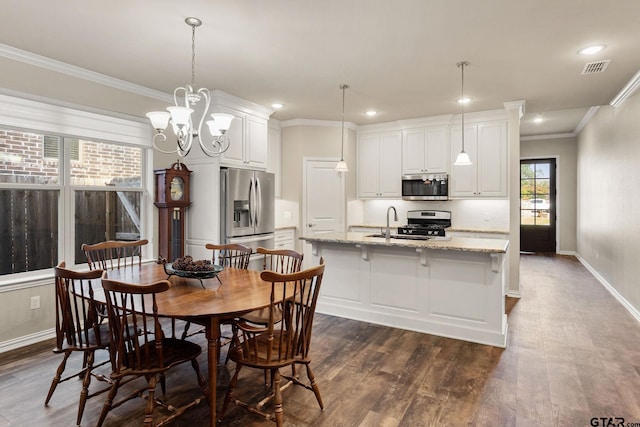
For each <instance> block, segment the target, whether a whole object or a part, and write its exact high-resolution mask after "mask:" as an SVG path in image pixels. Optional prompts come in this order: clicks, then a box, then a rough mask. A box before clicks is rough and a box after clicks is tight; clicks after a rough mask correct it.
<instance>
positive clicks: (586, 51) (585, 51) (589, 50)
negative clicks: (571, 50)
mask: <svg viewBox="0 0 640 427" xmlns="http://www.w3.org/2000/svg"><path fill="white" fill-rule="evenodd" d="M605 47H607V45H606V44H596V45H593V46H587V47H583V48H582V49H580V50H579V51H578V55H593V54H594V53H598V52H600V51H601V50H604V48H605Z"/></svg>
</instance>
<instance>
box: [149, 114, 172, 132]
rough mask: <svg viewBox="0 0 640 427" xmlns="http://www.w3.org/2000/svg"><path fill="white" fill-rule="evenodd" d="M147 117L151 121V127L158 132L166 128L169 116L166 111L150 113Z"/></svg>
mask: <svg viewBox="0 0 640 427" xmlns="http://www.w3.org/2000/svg"><path fill="white" fill-rule="evenodd" d="M147 117H148V118H149V120H151V126H153V128H154V129H156V130H158V131H159V130H165V129H166V128H167V125H168V124H169V119H170V118H171V114H170V113H168V112H167V111H151V112H150V113H147Z"/></svg>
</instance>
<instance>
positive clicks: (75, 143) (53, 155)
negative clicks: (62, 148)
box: [42, 135, 80, 161]
mask: <svg viewBox="0 0 640 427" xmlns="http://www.w3.org/2000/svg"><path fill="white" fill-rule="evenodd" d="M67 141H68V142H69V147H70V157H71V160H80V141H79V140H77V139H72V138H67ZM59 144H60V137H59V136H51V135H44V140H43V144H42V145H43V147H42V157H44V158H45V159H52V160H54V161H57V160H58V157H59V154H58V151H59V150H58V147H59Z"/></svg>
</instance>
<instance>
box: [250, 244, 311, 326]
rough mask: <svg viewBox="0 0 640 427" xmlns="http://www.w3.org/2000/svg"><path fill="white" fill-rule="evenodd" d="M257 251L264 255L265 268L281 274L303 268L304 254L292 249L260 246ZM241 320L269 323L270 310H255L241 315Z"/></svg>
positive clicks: (261, 323)
mask: <svg viewBox="0 0 640 427" xmlns="http://www.w3.org/2000/svg"><path fill="white" fill-rule="evenodd" d="M256 252H257V253H259V254H261V255H263V261H262V268H263V270H270V271H275V272H276V273H281V274H290V273H296V272H298V271H300V268H302V259H303V258H304V255H303V254H301V253H299V252H296V251H294V250H290V249H267V248H263V247H259V248H258V249H256ZM274 315H275V317H276V321H278V320H279V319H280V318H281V316H280V313H279V312H278V311H276V313H274ZM240 319H241V321H244V322H249V323H254V324H258V325H266V324H268V323H269V310H268V309H267V308H263V309H261V310H254V311H252V312H249V313H247V314H243V315H242V316H241V318H240Z"/></svg>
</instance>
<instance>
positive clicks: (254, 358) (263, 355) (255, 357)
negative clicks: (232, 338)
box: [229, 331, 307, 369]
mask: <svg viewBox="0 0 640 427" xmlns="http://www.w3.org/2000/svg"><path fill="white" fill-rule="evenodd" d="M267 335H268V334H266V333H262V334H259V335H257V336H255V337H253V338H251V339H249V340H247V341H246V342H245V343H242V344H241V345H238V346H234V347H232V348H231V349H230V350H229V359H231V360H232V361H234V362H236V363H242V364H243V365H245V366H251V367H254V368H260V369H265V368H282V367H284V366H289V365H291V364H292V363H295V362H300V363H305V362H307V361H306V360H305V359H302V358H301V357H300V356H290V357H284V356H283V357H281V358H280V359H276V360H268V358H267V348H269V346H271V354H272V355H274V356H275V355H278V354H283V355H284V354H287V353H289V354H291V353H297V352H295V351H293V350H292V349H288V350H289V351H287V349H284V348H283V349H282V351H280V350H281V349H280V343H281V342H282V343H287V342H288V336H289V334H288V333H287V332H283V333H280V332H279V331H277V332H275V333H274V335H273V342H270V340H269V337H268V336H267ZM244 346H246V347H247V348H250V349H251V351H250V352H248V353H249V354H245V352H244V351H243V347H244Z"/></svg>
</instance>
